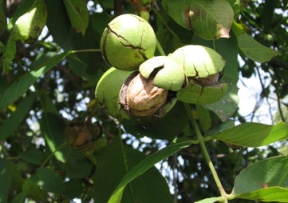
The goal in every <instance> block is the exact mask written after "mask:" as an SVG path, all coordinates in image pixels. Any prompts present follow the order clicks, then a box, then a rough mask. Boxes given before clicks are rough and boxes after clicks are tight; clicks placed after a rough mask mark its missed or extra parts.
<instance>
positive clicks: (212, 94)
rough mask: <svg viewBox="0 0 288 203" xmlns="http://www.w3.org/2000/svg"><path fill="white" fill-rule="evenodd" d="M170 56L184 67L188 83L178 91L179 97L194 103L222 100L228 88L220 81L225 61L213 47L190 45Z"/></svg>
mask: <svg viewBox="0 0 288 203" xmlns="http://www.w3.org/2000/svg"><path fill="white" fill-rule="evenodd" d="M169 57H170V58H171V59H173V60H175V61H176V62H178V63H179V65H180V66H181V67H182V68H183V71H184V74H185V76H186V85H185V86H184V87H183V88H182V89H180V90H179V91H178V93H177V99H178V100H179V101H182V102H186V103H192V104H201V105H203V104H209V103H213V102H216V101H218V100H220V99H221V98H222V97H223V96H224V95H225V94H226V92H227V90H228V84H227V83H220V82H219V78H220V75H221V74H222V72H223V69H224V66H225V61H224V59H223V58H222V57H221V56H220V55H219V54H218V53H217V52H216V51H214V50H213V49H211V48H208V47H204V46H199V45H188V46H184V47H181V48H179V49H177V50H176V51H175V52H173V53H172V54H170V55H169Z"/></svg>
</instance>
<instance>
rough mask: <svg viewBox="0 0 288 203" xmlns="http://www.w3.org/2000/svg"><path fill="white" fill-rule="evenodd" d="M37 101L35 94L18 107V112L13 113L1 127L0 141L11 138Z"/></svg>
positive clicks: (30, 95) (26, 98) (27, 97)
mask: <svg viewBox="0 0 288 203" xmlns="http://www.w3.org/2000/svg"><path fill="white" fill-rule="evenodd" d="M34 100H35V94H34V93H32V94H29V95H27V96H26V97H25V98H24V99H23V100H22V101H21V102H20V103H19V104H18V105H17V106H16V111H15V112H13V113H11V115H10V117H9V118H7V119H6V120H5V121H4V122H3V123H2V125H1V126H0V140H4V139H5V138H7V137H8V136H10V135H11V134H12V133H13V132H14V131H15V130H16V129H17V128H18V126H19V125H20V123H21V122H22V120H23V119H24V117H25V116H26V114H27V113H28V111H29V110H30V109H31V106H32V104H33V102H34Z"/></svg>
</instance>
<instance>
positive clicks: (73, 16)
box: [63, 0, 89, 35]
mask: <svg viewBox="0 0 288 203" xmlns="http://www.w3.org/2000/svg"><path fill="white" fill-rule="evenodd" d="M63 2H64V5H65V7H66V11H67V13H68V16H69V19H70V22H71V24H72V26H73V28H74V29H75V30H76V32H81V33H82V35H85V32H86V29H87V27H88V23H89V13H88V10H87V6H86V1H85V0H80V1H79V0H64V1H63Z"/></svg>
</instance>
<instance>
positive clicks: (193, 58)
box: [95, 14, 228, 118]
mask: <svg viewBox="0 0 288 203" xmlns="http://www.w3.org/2000/svg"><path fill="white" fill-rule="evenodd" d="M156 44H157V39H156V35H155V33H154V30H153V28H152V27H151V26H150V24H149V23H148V22H147V21H146V20H144V19H143V18H141V17H139V16H137V15H133V14H123V15H120V16H118V17H116V18H115V19H113V20H112V21H111V22H110V23H109V24H108V25H107V27H106V28H105V30H104V32H103V35H102V37H101V52H102V54H103V57H104V58H105V60H106V61H107V62H108V63H109V64H110V65H111V66H112V67H111V68H110V69H109V70H107V71H106V72H105V73H104V74H103V75H102V77H101V79H100V80H99V82H98V84H97V86H96V90H95V96H96V99H97V101H98V102H99V104H100V105H101V106H104V107H105V108H106V109H107V112H108V113H109V114H110V115H112V116H114V117H122V118H123V117H124V118H135V117H136V118H137V117H150V116H153V115H155V116H158V117H163V116H164V115H165V114H166V113H167V112H168V111H169V110H170V109H172V108H173V106H174V105H175V103H176V102H177V101H181V102H187V103H192V104H201V105H203V104H209V103H213V102H215V101H217V100H219V99H221V98H222V97H223V95H224V94H225V93H226V91H227V88H228V84H227V83H219V82H218V81H219V76H220V75H221V73H222V71H223V68H224V66H225V61H224V60H223V58H222V57H221V56H220V55H219V54H218V53H217V52H216V51H214V50H213V49H210V48H208V47H204V46H200V45H187V46H184V47H180V48H179V49H177V50H175V51H174V52H173V53H170V54H169V55H168V56H154V54H155V50H156Z"/></svg>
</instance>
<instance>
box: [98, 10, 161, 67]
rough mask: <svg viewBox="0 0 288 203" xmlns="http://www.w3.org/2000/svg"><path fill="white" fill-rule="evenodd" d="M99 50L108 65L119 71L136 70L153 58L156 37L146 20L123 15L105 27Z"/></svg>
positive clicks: (135, 16) (131, 15)
mask: <svg viewBox="0 0 288 203" xmlns="http://www.w3.org/2000/svg"><path fill="white" fill-rule="evenodd" d="M100 48H101V52H102V55H103V57H104V58H105V60H106V61H107V62H108V63H109V64H110V65H112V66H114V67H115V68H117V69H121V70H136V69H138V66H139V65H140V64H141V63H142V62H144V61H145V60H147V59H149V58H151V57H153V56H154V52H155V50H156V36H155V33H154V30H153V28H152V27H151V26H150V24H149V23H148V22H147V21H146V20H144V19H143V18H141V17H139V16H137V15H133V14H123V15H120V16H118V17H116V18H115V19H113V20H112V21H111V22H110V23H109V24H108V25H107V27H106V28H105V30H104V32H103V34H102V37H101V42H100Z"/></svg>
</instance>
